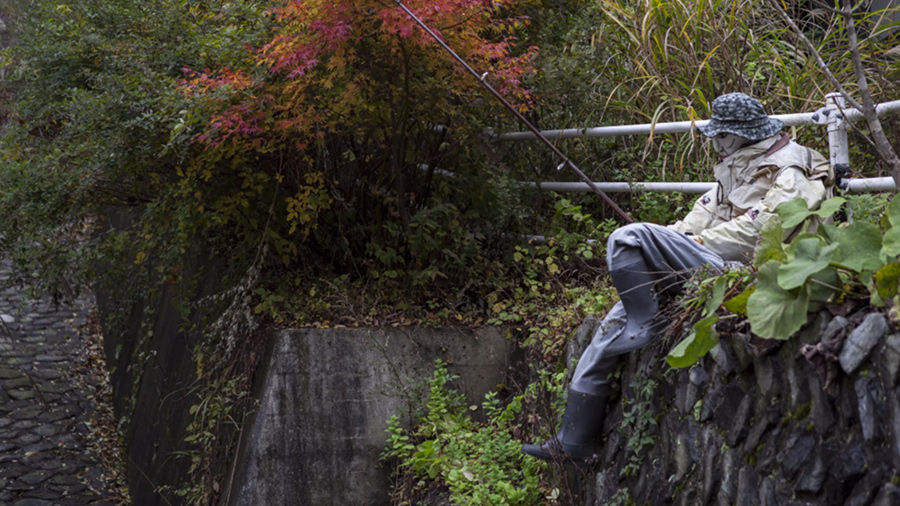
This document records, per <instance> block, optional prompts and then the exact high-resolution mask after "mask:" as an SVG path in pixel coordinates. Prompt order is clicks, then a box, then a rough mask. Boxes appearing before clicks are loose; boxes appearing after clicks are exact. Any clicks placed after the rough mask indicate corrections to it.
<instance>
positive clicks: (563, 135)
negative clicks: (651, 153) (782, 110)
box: [497, 100, 900, 141]
mask: <svg viewBox="0 0 900 506" xmlns="http://www.w3.org/2000/svg"><path fill="white" fill-rule="evenodd" d="M896 111H900V100H894V101H892V102H885V103H882V104H878V106H877V107H876V108H875V112H876V113H877V114H878V115H879V116H883V115H884V114H887V113H889V112H896ZM844 112H845V113H846V114H845V115H846V117H847V120H849V121H857V120H859V119H860V118H862V117H863V115H862V113H861V112H860V111H858V110H856V109H846V110H845V111H844ZM813 114H815V113H813V112H801V113H793V114H775V115H773V116H772V117H773V118H778V119H780V120H781V121H782V122H784V124H785V125H786V126H796V125H808V124H813V123H814V121H813V120H812V116H813ZM707 123H709V120H697V121H673V122H668V123H644V124H640V125H621V126H603V127H592V128H567V129H563V130H542V131H541V133H542V134H544V136H545V137H547V138H548V139H550V140H553V139H572V138H576V137H615V136H619V135H650V134H651V133H653V134H667V133H682V132H690V131H692V130H693V129H695V128H697V127H699V126H704V125H706V124H707ZM536 138H537V137H536V136H535V135H534V134H533V133H531V132H508V133H503V134H499V135H497V139H499V140H501V141H520V140H529V139H536Z"/></svg>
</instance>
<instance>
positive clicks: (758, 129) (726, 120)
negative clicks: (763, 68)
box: [697, 93, 784, 141]
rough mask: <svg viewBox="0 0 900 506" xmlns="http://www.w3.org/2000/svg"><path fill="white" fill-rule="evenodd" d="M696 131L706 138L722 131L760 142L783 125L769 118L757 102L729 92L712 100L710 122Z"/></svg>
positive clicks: (744, 95)
mask: <svg viewBox="0 0 900 506" xmlns="http://www.w3.org/2000/svg"><path fill="white" fill-rule="evenodd" d="M697 128H698V129H699V130H700V132H701V133H703V135H705V136H707V137H715V136H716V135H718V134H720V133H723V132H724V133H729V134H734V135H740V136H741V137H744V138H745V139H750V140H751V141H761V140H763V139H765V138H767V137H771V136H773V135H775V134H776V133H778V132H780V131H781V129H782V128H784V123H782V122H781V120H779V119H775V118H770V117H769V116H768V115H767V114H766V111H765V109H763V105H762V103H761V102H760V101H759V100H756V99H755V98H753V97H751V96H749V95H746V94H744V93H728V94H726V95H721V96H719V97H718V98H716V99H715V100H713V102H712V119H711V120H710V121H709V123H708V124H706V125H705V126H701V127H697Z"/></svg>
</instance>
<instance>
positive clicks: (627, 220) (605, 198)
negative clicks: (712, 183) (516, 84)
mask: <svg viewBox="0 0 900 506" xmlns="http://www.w3.org/2000/svg"><path fill="white" fill-rule="evenodd" d="M394 3H396V4H397V5H398V6H399V7H400V8H401V9H403V11H404V12H406V14H408V15H409V17H411V18H412V20H413V21H415V22H416V24H418V25H419V26H420V27H421V28H422V29H423V30H425V32H426V33H427V34H428V35H430V36H431V37H432V38H433V39H434V40H435V41H437V43H438V44H440V46H441V47H443V48H444V49H446V50H447V52H448V53H450V54H451V55H453V58H455V59H456V61H458V62H459V63H460V64H461V65H462V66H463V67H465V69H466V70H468V71H469V73H470V74H472V75H473V76H475V79H477V80H478V82H479V83H481V85H482V86H484V87H485V88H487V90H488V91H490V92H491V94H492V95H493V96H494V97H496V98H497V100H499V101H500V102H501V103H502V104H503V105H504V106H505V107H506V108H507V109H508V110H509V111H510V112H512V113H513V115H514V116H515V117H516V118H517V119H518V120H519V121H521V122H522V124H524V125H525V126H526V127H527V128H528V130H530V131H531V133H533V134H534V135H535V136H536V137H537V138H538V140H540V141H541V142H543V143H544V144H546V145H547V146H548V147H549V148H550V150H551V151H553V153H554V154H555V155H556V156H557V157H559V159H560V160H562V163H560V164H559V165H558V166H557V167H556V170H561V169H562V168H563V167H565V166H567V165H568V166H569V168H570V169H572V170H573V171H574V172H575V174H577V175H578V177H580V178H581V180H582V181H584V182H585V183H587V185H588V187H589V188H590V189H591V190H592V191H593V192H594V193H596V194H597V195H599V196H600V198H601V199H603V201H604V202H606V204H607V205H609V207H611V208H612V209H613V211H615V212H616V214H618V215H619V216H621V217H622V219H623V220H625V223H632V222H633V221H634V220H632V219H631V217H630V216H628V214H627V213H626V212H625V211H623V210H622V208H620V207H619V206H618V205H617V204H616V203H615V202H613V201H612V199H610V198H609V195H607V194H606V193H605V192H604V191H603V190H601V189H600V188H598V187H597V185H595V184H594V182H593V181H591V179H590V178H589V177H587V175H586V174H585V173H584V172H582V171H581V169H579V168H578V166H576V165H575V163H574V162H572V160H570V159H569V157H567V156H566V155H564V154H563V152H562V151H560V150H559V148H557V147H556V146H555V145H554V144H553V143H552V142H550V140H549V139H547V137H545V136H544V134H542V133H541V131H540V130H538V129H537V127H535V126H534V125H532V124H531V122H530V121H528V119H527V118H525V116H523V115H522V113H520V112H519V111H518V110H517V109H516V108H515V107H513V106H512V104H510V103H509V102H508V101H507V100H506V99H505V98H504V97H503V95H501V94H500V93H499V92H498V91H497V90H495V89H494V87H493V86H491V85H490V83H488V82H487V81H485V80H484V78H485V76H487V75H488V73H487V72H485V73H483V74H479V73H478V72H476V71H475V69H473V68H472V67H471V66H469V64H468V63H466V61H465V60H463V59H462V57H460V56H459V55H458V54H456V51H454V50H453V49H452V48H451V47H450V46H448V45H447V44H446V43H445V42H444V41H443V40H442V39H441V38H440V37H438V35H437V34H436V33H434V31H432V30H431V28H429V27H428V25H426V24H425V23H424V22H423V21H422V20H421V19H419V17H418V16H416V15H415V14H413V12H412V11H411V10H409V9H408V8H407V7H406V6H405V5H403V2H401V1H400V0H394Z"/></svg>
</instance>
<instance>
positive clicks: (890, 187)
mask: <svg viewBox="0 0 900 506" xmlns="http://www.w3.org/2000/svg"><path fill="white" fill-rule="evenodd" d="M844 183H845V184H844V186H843V189H844V191H846V192H848V193H874V192H885V191H894V188H895V187H894V180H893V178H890V177H872V178H859V179H845V180H844ZM522 184H523V185H526V186H531V187H535V186H538V187H540V189H542V190H550V191H558V192H588V191H591V189H590V188H589V187H588V185H587V184H585V183H580V182H565V181H560V182H547V183H533V182H523V183H522ZM594 184H595V185H597V186H598V187H599V188H600V189H602V190H603V191H605V192H608V193H627V192H634V193H639V192H681V193H706V192H707V191H709V190H711V189H713V188H715V187H716V183H710V182H702V183H594Z"/></svg>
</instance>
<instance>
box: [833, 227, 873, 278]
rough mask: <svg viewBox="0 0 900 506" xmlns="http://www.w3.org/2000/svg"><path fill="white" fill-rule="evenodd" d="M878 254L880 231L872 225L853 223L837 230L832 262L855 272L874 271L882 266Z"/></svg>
mask: <svg viewBox="0 0 900 506" xmlns="http://www.w3.org/2000/svg"><path fill="white" fill-rule="evenodd" d="M880 252H881V230H880V229H879V228H878V227H877V226H876V225H874V224H872V223H865V222H862V221H855V222H853V223H851V224H850V225H848V226H847V228H844V229H839V233H838V248H837V250H836V251H835V253H834V256H833V258H832V261H833V262H835V263H837V264H839V265H841V266H842V267H845V268H847V269H850V270H853V271H856V272H861V271H863V270H872V271H874V270H876V269H878V268H879V267H880V266H881V265H882V264H883V262H881V260H880V259H879V253H880Z"/></svg>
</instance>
